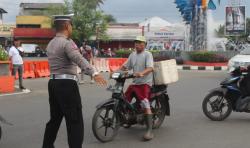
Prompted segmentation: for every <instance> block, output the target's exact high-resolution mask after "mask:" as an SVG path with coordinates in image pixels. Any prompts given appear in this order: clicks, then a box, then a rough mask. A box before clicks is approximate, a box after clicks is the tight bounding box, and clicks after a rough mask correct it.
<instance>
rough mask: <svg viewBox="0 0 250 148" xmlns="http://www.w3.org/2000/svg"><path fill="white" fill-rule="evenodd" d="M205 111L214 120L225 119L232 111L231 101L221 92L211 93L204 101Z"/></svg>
mask: <svg viewBox="0 0 250 148" xmlns="http://www.w3.org/2000/svg"><path fill="white" fill-rule="evenodd" d="M202 110H203V113H204V114H205V115H206V116H207V117H208V118H209V119H211V120H212V121H223V120H225V119H226V118H227V117H228V116H229V115H230V114H231V113H232V110H233V108H232V104H231V102H230V101H229V100H228V99H226V98H224V95H223V93H221V92H217V91H214V92H211V93H209V94H208V95H207V96H206V97H205V98H204V100H203V102H202Z"/></svg>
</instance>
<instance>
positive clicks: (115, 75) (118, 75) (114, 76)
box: [111, 73, 121, 79]
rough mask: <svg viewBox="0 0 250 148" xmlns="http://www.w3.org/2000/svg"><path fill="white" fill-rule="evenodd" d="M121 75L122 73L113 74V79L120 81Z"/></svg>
mask: <svg viewBox="0 0 250 148" xmlns="http://www.w3.org/2000/svg"><path fill="white" fill-rule="evenodd" d="M120 75H121V74H120V73H113V74H112V76H111V78H113V79H118V78H119V77H120Z"/></svg>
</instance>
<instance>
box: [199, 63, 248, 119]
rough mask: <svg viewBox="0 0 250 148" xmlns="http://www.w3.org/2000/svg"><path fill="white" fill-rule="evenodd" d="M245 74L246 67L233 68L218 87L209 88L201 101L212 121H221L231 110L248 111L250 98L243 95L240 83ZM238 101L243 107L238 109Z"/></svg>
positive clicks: (205, 112) (206, 114)
mask: <svg viewBox="0 0 250 148" xmlns="http://www.w3.org/2000/svg"><path fill="white" fill-rule="evenodd" d="M247 74H248V72H247V70H246V69H242V68H240V67H238V68H235V69H234V70H232V71H231V73H230V77H229V78H226V79H225V80H224V81H222V82H221V83H220V87H218V88H215V89H213V90H211V91H210V92H209V94H208V95H207V96H206V97H205V98H204V100H203V102H202V109H203V113H204V114H205V116H207V117H208V118H209V119H211V120H213V121H222V120H225V119H226V118H227V117H228V116H229V115H230V114H231V113H232V111H235V112H247V113H250V98H249V97H247V96H245V97H243V96H244V95H243V94H244V92H243V89H242V87H241V85H240V84H241V82H242V80H243V79H244V77H246V76H247ZM239 103H240V104H241V105H240V106H244V108H241V109H239ZM242 103H243V104H242Z"/></svg>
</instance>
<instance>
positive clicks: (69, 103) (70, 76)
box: [43, 16, 106, 148]
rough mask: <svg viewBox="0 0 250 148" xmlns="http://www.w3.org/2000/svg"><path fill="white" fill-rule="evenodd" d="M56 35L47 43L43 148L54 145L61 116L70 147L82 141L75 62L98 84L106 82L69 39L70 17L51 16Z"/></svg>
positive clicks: (70, 30) (75, 146) (82, 129)
mask: <svg viewBox="0 0 250 148" xmlns="http://www.w3.org/2000/svg"><path fill="white" fill-rule="evenodd" d="M54 23H55V28H56V36H55V37H54V38H53V39H52V40H51V41H50V43H49V44H48V46H47V54H48V60H49V65H50V71H51V76H50V80H49V83H48V91H49V104H50V120H49V122H48V123H47V125H46V129H45V134H44V141H43V148H54V142H55V140H56V136H57V132H58V130H59V127H60V124H61V121H62V119H63V117H64V118H65V121H66V126H67V134H68V144H69V147H70V148H81V147H82V143H83V135H84V134H83V132H84V125H83V117H82V104H81V97H80V93H79V88H78V85H77V77H76V74H77V65H78V66H79V67H80V68H81V69H82V70H83V71H85V73H87V74H89V75H91V76H93V78H94V80H95V81H96V82H97V83H98V84H100V85H106V81H105V80H104V79H103V77H102V76H101V75H99V74H98V73H97V72H95V70H94V68H93V67H92V66H91V65H90V64H89V63H88V62H87V60H86V59H84V58H83V57H82V55H81V54H80V52H79V49H78V47H77V46H76V44H75V43H74V42H73V40H71V39H70V37H71V34H72V23H71V17H70V16H55V18H54Z"/></svg>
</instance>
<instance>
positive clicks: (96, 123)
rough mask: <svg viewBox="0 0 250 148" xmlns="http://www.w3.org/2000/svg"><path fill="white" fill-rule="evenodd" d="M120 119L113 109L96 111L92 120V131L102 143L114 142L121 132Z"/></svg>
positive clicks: (104, 108)
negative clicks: (119, 131)
mask: <svg viewBox="0 0 250 148" xmlns="http://www.w3.org/2000/svg"><path fill="white" fill-rule="evenodd" d="M119 127H120V125H119V118H118V117H117V115H116V113H115V112H114V109H113V108H111V107H102V108H100V109H98V110H96V112H95V114H94V116H93V119H92V131H93V133H94V136H95V137H96V139H98V140H99V141H100V142H103V143H105V142H109V141H112V140H113V139H114V138H115V136H116V135H117V133H118V130H119Z"/></svg>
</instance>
